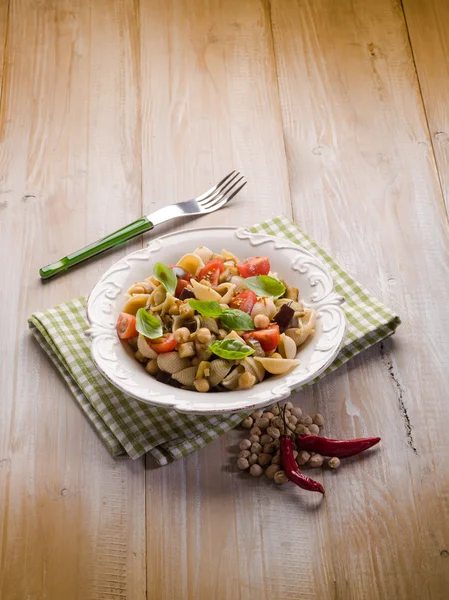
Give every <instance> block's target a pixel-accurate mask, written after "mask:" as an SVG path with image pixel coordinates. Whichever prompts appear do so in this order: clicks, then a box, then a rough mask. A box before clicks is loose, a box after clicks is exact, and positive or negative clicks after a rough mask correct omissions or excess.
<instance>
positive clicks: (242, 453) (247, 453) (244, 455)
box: [239, 450, 251, 458]
mask: <svg viewBox="0 0 449 600" xmlns="http://www.w3.org/2000/svg"><path fill="white" fill-rule="evenodd" d="M250 456H251V452H250V451H249V450H241V451H240V453H239V458H249V457H250Z"/></svg>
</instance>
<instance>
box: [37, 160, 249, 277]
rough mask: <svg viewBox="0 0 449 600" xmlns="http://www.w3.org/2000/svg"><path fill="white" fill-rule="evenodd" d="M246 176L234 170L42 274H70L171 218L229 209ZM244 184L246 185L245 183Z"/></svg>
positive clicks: (45, 268)
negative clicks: (201, 190) (201, 189)
mask: <svg viewBox="0 0 449 600" xmlns="http://www.w3.org/2000/svg"><path fill="white" fill-rule="evenodd" d="M243 180H244V177H243V175H240V173H239V172H238V171H232V172H231V173H229V174H228V175H226V177H224V178H223V179H222V180H221V181H220V182H219V183H217V185H214V187H212V188H211V189H210V190H207V192H204V194H201V196H197V197H196V198H194V199H193V200H186V201H185V202H179V203H178V204H170V206H164V207H163V208H160V209H159V210H156V211H155V212H154V213H151V214H150V215H147V216H146V217H141V218H140V219H137V221H134V223H130V224H129V225H125V227H122V228H121V229H118V230H117V231H114V233H111V234H109V235H107V236H106V237H104V238H102V239H101V240H98V241H96V242H93V244H89V245H88V246H85V247H84V248H81V250H77V251H76V252H73V253H72V254H69V255H68V256H65V257H64V258H61V260H58V261H57V262H55V263H53V264H51V265H47V266H46V267H42V268H41V269H40V270H39V274H40V276H41V277H42V279H49V278H50V277H53V276H54V275H57V274H58V273H62V272H63V271H67V270H68V269H70V268H71V267H73V266H75V265H78V264H79V263H81V262H83V261H85V260H87V259H89V258H91V257H92V256H95V255H96V254H100V252H104V251H105V250H109V248H113V247H114V246H119V245H120V244H123V243H124V242H127V241H128V240H130V239H132V238H133V237H136V236H137V235H140V234H141V233H145V232H146V231H151V229H154V227H155V226H156V225H160V224H161V223H165V221H169V220H170V219H174V218H176V217H188V216H194V215H205V214H207V213H211V212H214V211H216V210H219V209H220V208H222V207H223V206H225V205H226V204H227V203H228V202H229V201H230V200H231V199H232V198H233V197H234V196H235V195H236V194H238V193H239V192H240V190H241V189H242V188H243V187H244V186H245V185H246V181H243ZM242 181H243V183H242Z"/></svg>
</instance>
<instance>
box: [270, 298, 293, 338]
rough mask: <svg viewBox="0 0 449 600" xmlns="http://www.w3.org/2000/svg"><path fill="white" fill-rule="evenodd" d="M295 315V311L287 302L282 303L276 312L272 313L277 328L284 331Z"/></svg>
mask: <svg viewBox="0 0 449 600" xmlns="http://www.w3.org/2000/svg"><path fill="white" fill-rule="evenodd" d="M294 316H295V311H294V310H293V308H291V307H290V306H289V305H288V304H283V305H282V306H281V308H280V310H279V312H278V313H277V314H275V315H274V322H275V323H277V324H278V325H279V330H280V332H281V333H284V331H285V330H286V329H288V327H289V325H290V322H291V320H292V319H293V317H294Z"/></svg>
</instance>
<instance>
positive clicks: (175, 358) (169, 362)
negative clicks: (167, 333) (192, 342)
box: [157, 352, 190, 375]
mask: <svg viewBox="0 0 449 600" xmlns="http://www.w3.org/2000/svg"><path fill="white" fill-rule="evenodd" d="M157 366H158V367H159V369H160V370H161V371H165V372H166V373H171V374H172V375H173V373H178V371H182V369H186V368H187V367H188V366H190V360H189V359H188V358H180V356H179V354H178V353H177V352H163V353H161V354H158V355H157Z"/></svg>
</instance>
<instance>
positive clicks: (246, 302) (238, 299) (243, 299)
mask: <svg viewBox="0 0 449 600" xmlns="http://www.w3.org/2000/svg"><path fill="white" fill-rule="evenodd" d="M256 302H257V296H256V294H255V293H254V292H253V290H246V292H242V293H241V294H237V296H235V298H233V299H232V301H231V304H230V305H229V306H230V307H231V308H238V309H239V310H242V311H243V312H246V313H248V314H249V315H250V314H251V311H252V310H253V306H254V305H255V304H256Z"/></svg>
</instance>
